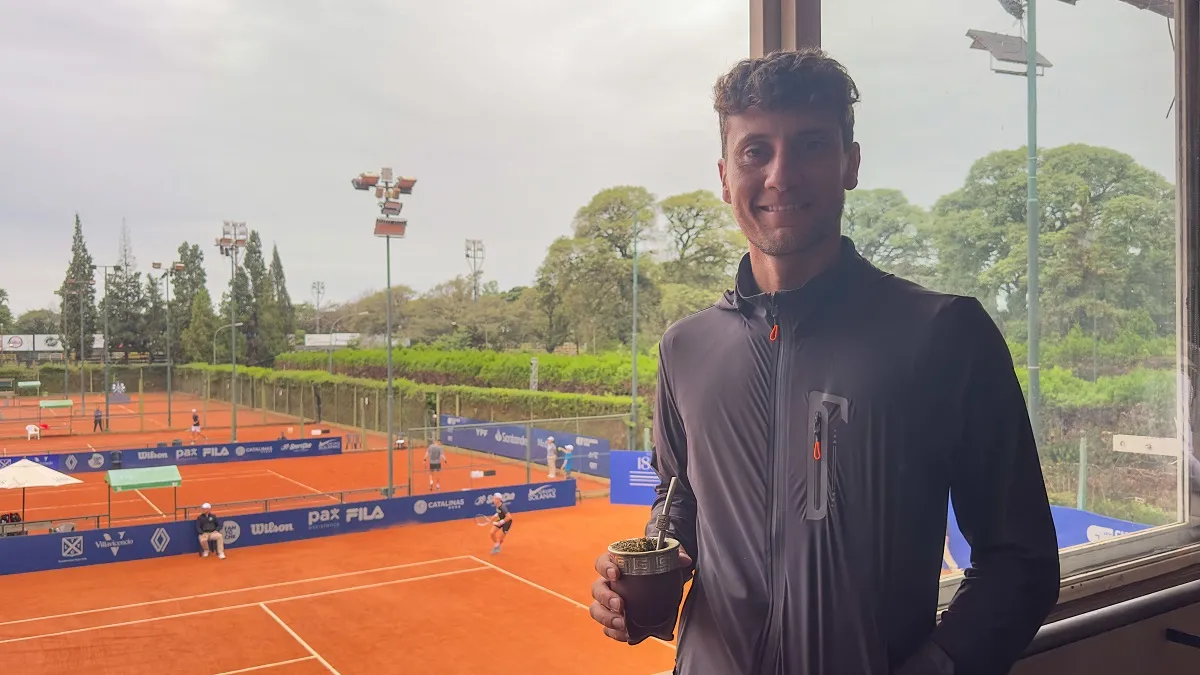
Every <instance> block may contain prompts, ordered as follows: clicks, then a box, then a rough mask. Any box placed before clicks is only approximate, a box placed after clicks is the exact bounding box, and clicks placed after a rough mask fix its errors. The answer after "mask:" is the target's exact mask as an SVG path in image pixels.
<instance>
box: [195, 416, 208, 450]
mask: <svg viewBox="0 0 1200 675" xmlns="http://www.w3.org/2000/svg"><path fill="white" fill-rule="evenodd" d="M197 438H203V439H205V440H207V439H208V436H205V435H203V434H201V433H200V414H199V413H197V412H196V409H195V408H192V441H193V442H195V441H196V439H197Z"/></svg>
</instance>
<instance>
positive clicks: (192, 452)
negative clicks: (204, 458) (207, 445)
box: [175, 448, 200, 459]
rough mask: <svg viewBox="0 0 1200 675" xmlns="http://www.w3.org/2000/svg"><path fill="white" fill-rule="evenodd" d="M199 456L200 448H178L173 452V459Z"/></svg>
mask: <svg viewBox="0 0 1200 675" xmlns="http://www.w3.org/2000/svg"><path fill="white" fill-rule="evenodd" d="M199 455H200V448H179V449H178V450H176V451H175V459H191V458H194V457H198V456H199Z"/></svg>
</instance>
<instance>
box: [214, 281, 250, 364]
mask: <svg viewBox="0 0 1200 675" xmlns="http://www.w3.org/2000/svg"><path fill="white" fill-rule="evenodd" d="M231 298H232V299H234V300H236V305H237V307H236V310H237V311H236V313H235V314H233V315H232V318H231V313H230V309H231V307H230V299H231ZM253 306H254V296H252V295H250V277H249V275H247V274H246V267H245V266H244V265H239V266H238V268H237V271H236V272H235V274H234V275H233V278H232V279H231V280H230V283H229V290H228V291H226V292H225V294H224V295H223V296H222V297H221V312H220V315H219V317H218V320H217V326H218V327H221V326H227V325H229V324H230V323H241V324H242V325H241V326H240V327H238V328H234V329H229V330H233V331H234V333H235V334H236V335H237V356H238V361H239V362H240V363H244V364H246V365H250V366H257V365H260V364H258V363H255V362H251V361H248V360H247V358H246V347H247V337H248V333H247V332H246V331H247V330H248V329H251V328H252V327H251V326H250V313H251V312H252V311H253V309H254V307H253ZM217 354H218V355H219V356H220V358H221V359H222V360H229V358H230V356H231V354H230V353H229V343H228V342H222V343H221V344H218V345H217Z"/></svg>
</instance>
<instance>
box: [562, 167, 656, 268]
mask: <svg viewBox="0 0 1200 675" xmlns="http://www.w3.org/2000/svg"><path fill="white" fill-rule="evenodd" d="M635 216H636V220H637V227H638V239H639V241H641V240H645V239H647V238H648V237H649V236H650V235H651V234H652V233H653V230H654V195H652V194H650V192H649V191H648V190H646V188H643V187H634V186H628V185H622V186H617V187H611V188H608V189H605V190H601V191H600V192H597V193H596V195H595V196H594V197H592V200H591V201H590V202H588V204H587V206H584V207H582V208H580V209H579V211H578V212H576V214H575V237H576V238H578V239H594V240H598V241H603V242H604V243H606V244H607V246H608V248H610V249H611V250H612V251H613V252H614V253H615V254H616V255H617V256H618V257H620V258H633V228H634V221H635Z"/></svg>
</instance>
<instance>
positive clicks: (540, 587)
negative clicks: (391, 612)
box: [467, 555, 675, 649]
mask: <svg viewBox="0 0 1200 675" xmlns="http://www.w3.org/2000/svg"><path fill="white" fill-rule="evenodd" d="M467 557H468V558H470V559H471V560H474V561H475V562H477V563H479V564H480V565H486V566H487V567H490V568H491V569H494V570H496V571H497V572H500V573H501V574H505V575H508V576H510V577H512V578H513V579H516V580H517V581H520V582H521V583H523V584H527V585H529V586H533V587H534V588H536V589H538V590H539V591H544V592H546V593H549V594H550V595H553V596H554V597H556V598H558V599H559V600H566V601H567V602H569V603H571V604H572V605H575V606H576V607H578V608H579V609H582V610H584V611H588V610H589V608H588V606H587V605H585V604H583V603H582V602H579V601H577V600H574V599H572V598H568V597H567V596H565V595H563V594H562V593H559V592H558V591H552V590H550V589H549V588H546V587H545V586H543V585H541V584H539V583H536V582H533V581H530V580H528V579H526V578H525V577H523V576H521V575H519V574H514V573H512V572H509V571H508V570H506V569H504V568H503V567H500V566H499V565H494V564H492V563H490V562H488V561H486V560H481V559H479V558H476V557H475V556H473V555H471V556H467ZM650 639H651V640H654V641H655V642H657V643H659V644H660V645H665V646H667V647H670V648H671V649H675V645H673V644H671V643H670V642H666V641H664V640H659V639H658V638H650Z"/></svg>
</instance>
